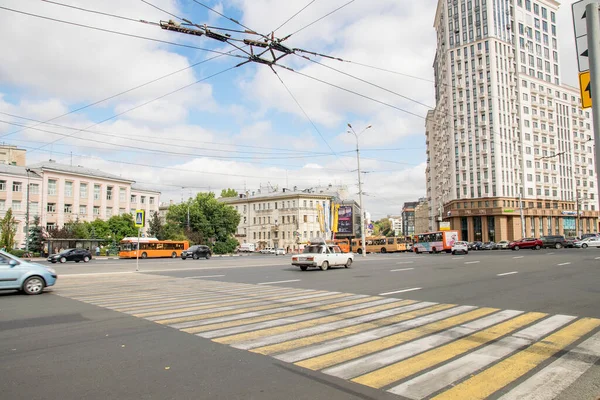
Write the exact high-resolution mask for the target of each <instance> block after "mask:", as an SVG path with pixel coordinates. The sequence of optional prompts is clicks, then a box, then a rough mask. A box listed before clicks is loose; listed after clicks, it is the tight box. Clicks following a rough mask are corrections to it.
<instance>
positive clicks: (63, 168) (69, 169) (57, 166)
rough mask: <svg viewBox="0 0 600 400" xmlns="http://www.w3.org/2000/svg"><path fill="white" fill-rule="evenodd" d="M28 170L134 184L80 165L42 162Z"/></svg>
mask: <svg viewBox="0 0 600 400" xmlns="http://www.w3.org/2000/svg"><path fill="white" fill-rule="evenodd" d="M28 168H30V169H39V170H50V171H59V172H64V173H68V174H73V175H83V176H93V177H95V178H102V179H110V180H115V181H121V182H130V183H133V182H134V181H133V180H131V179H127V178H123V177H121V176H117V175H114V174H109V173H108V172H104V171H100V170H99V169H93V168H86V167H84V166H82V165H77V166H75V165H67V164H61V163H57V162H56V161H54V160H48V161H42V162H40V163H37V164H32V165H30V166H28Z"/></svg>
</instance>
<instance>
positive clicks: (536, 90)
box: [530, 87, 540, 94]
mask: <svg viewBox="0 0 600 400" xmlns="http://www.w3.org/2000/svg"><path fill="white" fill-rule="evenodd" d="M530 92H531V94H539V93H540V92H539V90H538V89H537V87H532V88H531V89H530Z"/></svg>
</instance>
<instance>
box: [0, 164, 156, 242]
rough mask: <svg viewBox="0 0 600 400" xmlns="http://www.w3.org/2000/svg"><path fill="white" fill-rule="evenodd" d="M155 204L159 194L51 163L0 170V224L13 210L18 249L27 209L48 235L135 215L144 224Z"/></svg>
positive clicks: (86, 170)
mask: <svg viewBox="0 0 600 400" xmlns="http://www.w3.org/2000/svg"><path fill="white" fill-rule="evenodd" d="M28 192H29V193H28ZM28 195H29V196H28ZM159 203H160V192H158V191H155V190H152V189H147V188H142V187H138V186H136V185H135V182H134V181H132V180H128V179H124V178H121V177H118V176H116V175H112V174H108V173H105V172H102V171H99V170H94V169H90V168H85V167H82V166H70V165H64V164H59V163H56V162H54V161H48V162H43V163H39V164H34V165H31V166H29V167H18V166H12V165H0V218H2V217H4V215H5V213H6V211H7V210H8V209H9V208H10V209H12V211H13V214H14V215H15V219H16V220H17V224H18V226H17V235H16V238H15V239H16V246H17V247H23V246H24V242H25V238H26V225H27V223H26V221H27V209H28V208H29V221H30V222H31V221H33V219H34V217H35V216H39V217H40V223H41V225H42V226H43V227H44V228H46V229H47V230H52V229H56V228H60V227H62V226H63V225H64V224H65V223H68V222H73V221H76V220H80V221H93V220H94V219H103V220H107V219H109V218H110V217H111V216H113V215H122V214H126V213H131V214H133V213H135V211H136V210H137V209H143V210H144V211H145V212H146V220H148V219H149V218H150V215H151V213H153V212H155V211H156V212H157V211H158V206H159ZM28 205H29V207H28Z"/></svg>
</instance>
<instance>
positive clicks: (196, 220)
mask: <svg viewBox="0 0 600 400" xmlns="http://www.w3.org/2000/svg"><path fill="white" fill-rule="evenodd" d="M232 191H233V190H232V189H228V192H227V191H226V190H224V192H225V193H226V194H227V196H223V197H232ZM240 218H241V217H240V214H239V213H238V212H237V211H236V210H235V209H234V208H233V207H231V206H229V205H227V204H224V203H221V202H219V201H218V200H217V199H216V198H215V194H214V193H199V194H198V195H197V196H196V197H195V198H191V199H189V200H188V201H187V202H185V203H181V204H172V205H171V206H169V209H168V211H167V215H166V222H164V223H163V221H161V218H160V215H159V214H158V213H157V212H155V213H153V214H152V215H150V218H148V220H147V222H148V226H147V228H148V229H147V233H148V235H149V236H151V237H156V238H157V239H159V240H187V241H189V242H190V245H193V244H205V245H208V246H210V247H211V248H212V249H213V252H214V253H216V254H225V253H230V252H233V251H235V249H236V248H237V246H238V245H239V243H238V241H237V240H236V239H235V238H234V234H235V232H236V230H237V227H238V224H239V223H240ZM17 225H18V224H17V221H16V220H15V218H14V215H13V212H12V210H11V209H8V210H7V212H6V214H5V216H4V218H3V219H2V220H0V246H1V247H3V248H5V249H12V248H13V247H14V245H15V235H16V230H17ZM137 234H138V229H137V228H136V227H135V222H134V219H133V216H132V215H131V214H123V215H114V216H112V217H110V218H109V219H108V220H106V221H105V220H102V219H95V220H94V221H91V222H88V221H80V220H79V219H76V220H75V221H72V222H67V223H65V224H64V226H62V227H61V228H57V229H53V230H50V231H46V229H44V228H43V227H42V226H40V218H39V217H37V216H36V217H34V219H33V221H32V223H31V226H30V229H29V232H28V235H27V236H28V237H27V239H28V240H29V250H30V251H31V252H33V253H38V252H40V251H41V250H42V245H43V241H44V240H45V239H47V238H52V239H98V240H102V241H105V242H109V243H112V244H113V245H116V244H118V243H119V242H120V241H121V240H122V239H123V238H124V237H134V236H137Z"/></svg>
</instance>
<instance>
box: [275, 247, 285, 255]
mask: <svg viewBox="0 0 600 400" xmlns="http://www.w3.org/2000/svg"><path fill="white" fill-rule="evenodd" d="M275 255H276V256H285V249H282V248H281V247H280V248H278V249H277V250H275Z"/></svg>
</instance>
